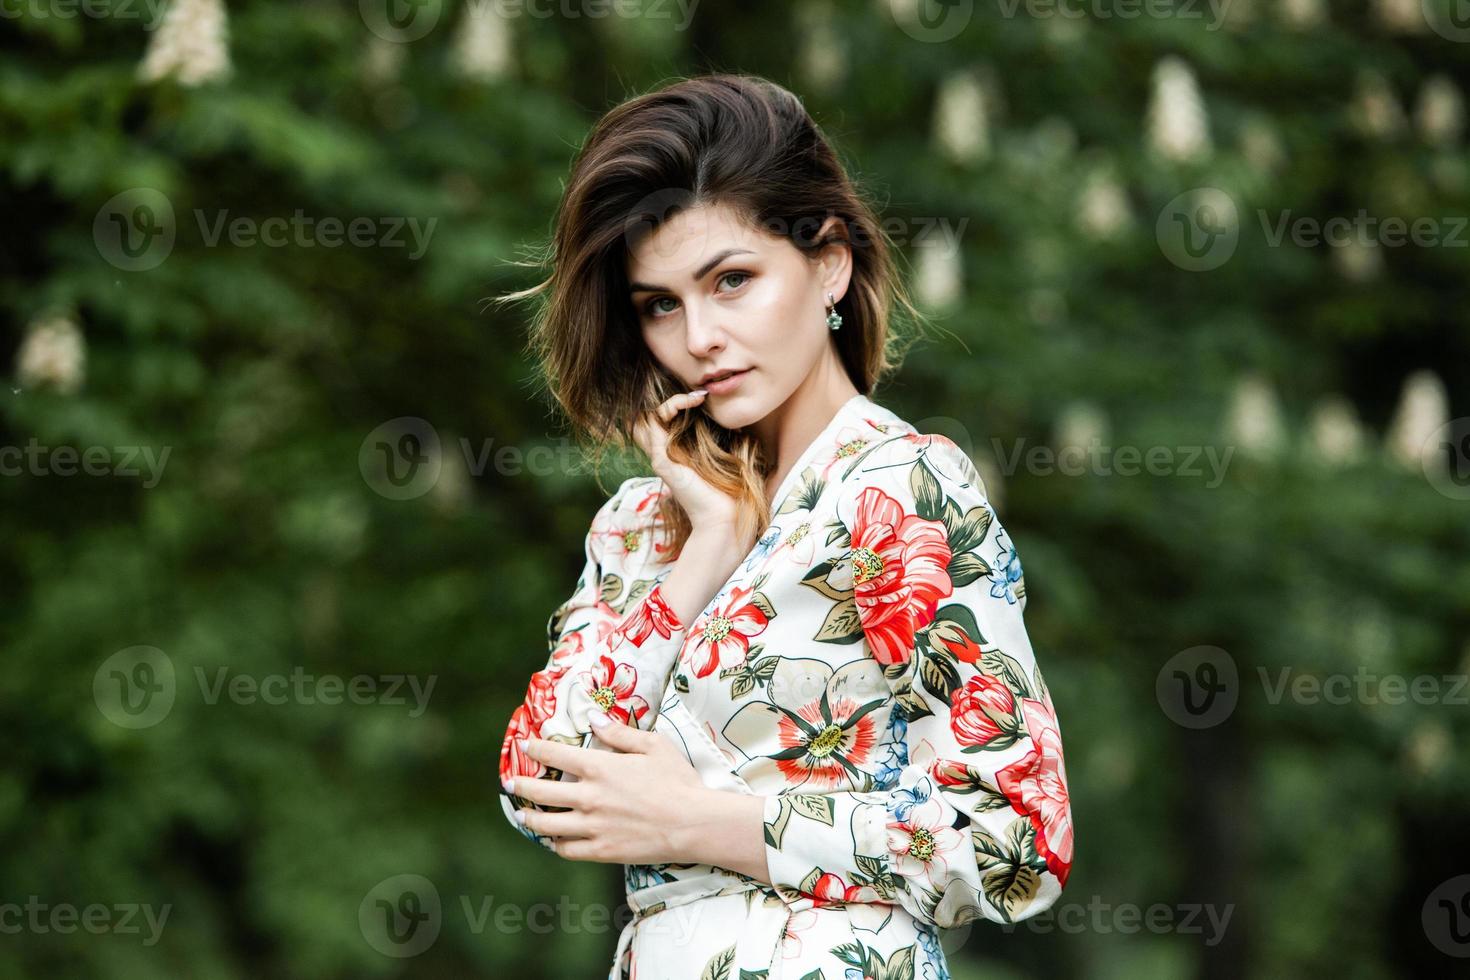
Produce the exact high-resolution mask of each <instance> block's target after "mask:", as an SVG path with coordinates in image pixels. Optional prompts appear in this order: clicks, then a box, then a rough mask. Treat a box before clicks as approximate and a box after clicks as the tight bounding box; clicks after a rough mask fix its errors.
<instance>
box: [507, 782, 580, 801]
mask: <svg viewBox="0 0 1470 980" xmlns="http://www.w3.org/2000/svg"><path fill="white" fill-rule="evenodd" d="M584 788H585V787H583V785H582V784H581V783H580V782H576V783H565V782H562V781H561V780H559V779H536V778H533V777H531V776H517V777H515V795H516V796H519V797H521V798H522V799H526V800H530V801H531V802H532V803H540V804H543V805H545V806H569V807H576V806H577V805H578V798H579V797H580V795H581V793H582V791H583V789H584Z"/></svg>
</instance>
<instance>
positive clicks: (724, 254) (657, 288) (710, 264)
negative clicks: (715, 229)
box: [628, 248, 755, 293]
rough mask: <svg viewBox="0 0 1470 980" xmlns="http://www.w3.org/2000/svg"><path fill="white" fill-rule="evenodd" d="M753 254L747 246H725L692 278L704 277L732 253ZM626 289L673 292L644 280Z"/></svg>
mask: <svg viewBox="0 0 1470 980" xmlns="http://www.w3.org/2000/svg"><path fill="white" fill-rule="evenodd" d="M754 254H755V253H754V252H752V251H751V250H750V249H748V248H727V249H725V250H724V251H723V252H720V253H719V254H717V255H715V256H714V258H712V259H710V260H709V261H708V262H706V263H705V264H704V265H702V266H700V267H699V268H698V269H697V270H695V273H694V278H695V279H696V280H699V279H703V278H704V277H705V275H706V274H707V273H708V272H709V270H711V269H713V268H714V267H715V266H717V265H719V264H720V263H721V262H723V261H725V260H726V259H728V258H729V257H730V256H732V255H754ZM628 291H629V292H633V293H669V292H673V290H671V289H670V288H669V287H668V286H651V285H649V284H648V283H646V282H634V283H629V284H628Z"/></svg>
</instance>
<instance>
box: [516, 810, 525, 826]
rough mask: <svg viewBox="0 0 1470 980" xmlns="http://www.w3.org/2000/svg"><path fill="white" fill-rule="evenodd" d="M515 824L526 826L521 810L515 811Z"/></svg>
mask: <svg viewBox="0 0 1470 980" xmlns="http://www.w3.org/2000/svg"><path fill="white" fill-rule="evenodd" d="M516 823H517V824H519V825H520V826H522V827H524V826H525V825H526V814H525V812H524V811H522V810H517V811H516Z"/></svg>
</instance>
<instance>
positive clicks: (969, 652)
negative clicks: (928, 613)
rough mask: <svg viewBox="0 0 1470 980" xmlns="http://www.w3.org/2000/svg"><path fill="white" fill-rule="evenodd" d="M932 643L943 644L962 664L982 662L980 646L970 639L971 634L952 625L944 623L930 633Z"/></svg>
mask: <svg viewBox="0 0 1470 980" xmlns="http://www.w3.org/2000/svg"><path fill="white" fill-rule="evenodd" d="M929 642H930V643H942V644H944V648H945V649H946V650H948V651H949V652H950V653H952V654H954V657H955V659H956V660H958V661H960V662H961V663H966V664H973V663H977V662H979V660H980V654H981V652H982V651H981V649H980V644H978V643H976V642H975V641H974V640H972V639H970V634H968V633H966V632H965V631H964V630H962V629H960V628H959V627H958V626H955V625H954V624H952V623H943V624H941V625H939V626H936V627H935V628H934V629H932V630H930V631H929Z"/></svg>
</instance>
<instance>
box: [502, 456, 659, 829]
mask: <svg viewBox="0 0 1470 980" xmlns="http://www.w3.org/2000/svg"><path fill="white" fill-rule="evenodd" d="M661 486H662V481H660V480H659V479H658V478H657V477H634V478H631V479H629V480H625V481H624V482H623V484H622V486H620V487H619V488H618V490H617V491H616V492H615V493H614V494H613V495H612V497H610V498H609V499H608V501H607V502H606V503H605V504H603V506H602V507H601V508H600V509H599V510H598V512H597V514H596V516H594V517H593V519H592V525H591V527H590V528H589V530H588V532H587V541H586V546H585V551H586V556H587V563H586V565H585V566H584V567H583V569H582V574H581V576H580V577H579V578H578V580H577V587H576V590H575V591H574V592H573V593H572V595H571V596H570V597H569V598H568V599H567V600H566V601H565V602H563V603H562V604H561V605H560V606H558V607H557V608H556V610H555V611H554V612H553V613H552V614H551V618H550V619H549V620H548V622H547V628H546V634H547V644H548V646H549V648H550V654H549V656H548V658H547V661H546V665H545V666H544V667H543V668H542V669H540V670H538V671H536V673H534V674H532V675H531V681H530V685H529V686H528V688H527V690H526V697H525V701H524V702H523V703H522V704H521V705H520V706H519V707H517V708H516V709H515V711H514V712H512V713H511V716H510V724H509V726H508V728H507V730H506V733H505V739H504V741H503V742H502V743H501V747H500V778H501V781H502V783H503V782H504V780H505V779H506V778H508V777H515V776H531V777H536V778H545V779H562V780H565V781H567V782H575V781H576V776H574V775H572V774H571V773H563V772H561V771H560V770H557V769H552V768H549V767H547V766H545V765H543V764H542V763H540V762H537V761H536V760H534V759H532V758H530V757H528V756H527V755H525V754H524V753H523V752H521V751H520V750H519V749H518V748H517V747H516V744H515V743H516V739H517V738H521V737H525V736H530V737H533V738H543V739H548V740H550V741H555V742H565V743H567V744H569V745H577V746H583V747H600V746H601V742H600V741H596V742H595V740H594V738H593V736H592V728H591V725H590V724H589V717H590V715H591V713H592V712H595V711H599V710H602V711H606V712H607V714H608V715H609V716H610V717H612V718H613V719H614V720H616V721H620V722H622V723H623V724H625V725H633V726H635V727H637V728H641V729H644V730H645V731H647V730H651V729H652V728H653V723H654V720H655V719H656V718H657V716H658V706H659V704H660V702H661V701H662V700H663V694H664V689H665V687H666V686H667V684H668V681H669V677H670V675H671V673H672V672H673V668H674V664H675V661H676V660H677V659H678V655H679V650H680V648H681V647H682V646H683V644H684V637H685V627H684V624H683V623H681V622H679V618H678V616H677V615H676V614H675V613H674V610H673V609H672V608H671V607H670V606H669V604H668V603H667V602H666V601H664V597H663V592H662V590H661V587H660V583H661V582H662V581H663V578H664V577H665V576H666V575H667V573H668V571H670V570H672V567H673V566H672V565H671V564H669V563H667V562H665V561H664V559H663V557H662V554H661V552H662V550H663V549H664V548H665V545H663V544H662V543H660V542H659V541H657V540H656V534H655V532H656V531H657V522H656V518H655V513H656V510H657V503H658V498H659V492H660V489H661ZM500 802H501V808H502V809H503V810H504V811H505V816H506V819H507V820H509V821H510V822H511V825H512V826H514V827H515V828H516V829H517V830H519V831H520V832H521V833H522V834H523V835H524V836H526V837H529V838H530V839H532V840H534V841H536V842H537V843H539V844H541V845H542V846H543V847H545V848H546V849H547V850H551V847H550V844H549V842H548V841H547V840H546V839H545V838H543V837H541V836H540V835H538V834H536V833H535V832H533V831H531V830H528V829H526V828H524V827H522V826H520V825H519V824H517V823H516V822H515V811H516V809H517V808H519V807H531V808H534V809H542V810H553V811H554V810H560V809H564V808H562V807H546V806H542V805H541V804H537V803H534V802H532V801H531V800H527V799H524V798H523V797H519V796H511V795H509V794H507V793H506V792H505V791H504V789H503V788H502V789H501V796H500Z"/></svg>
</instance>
